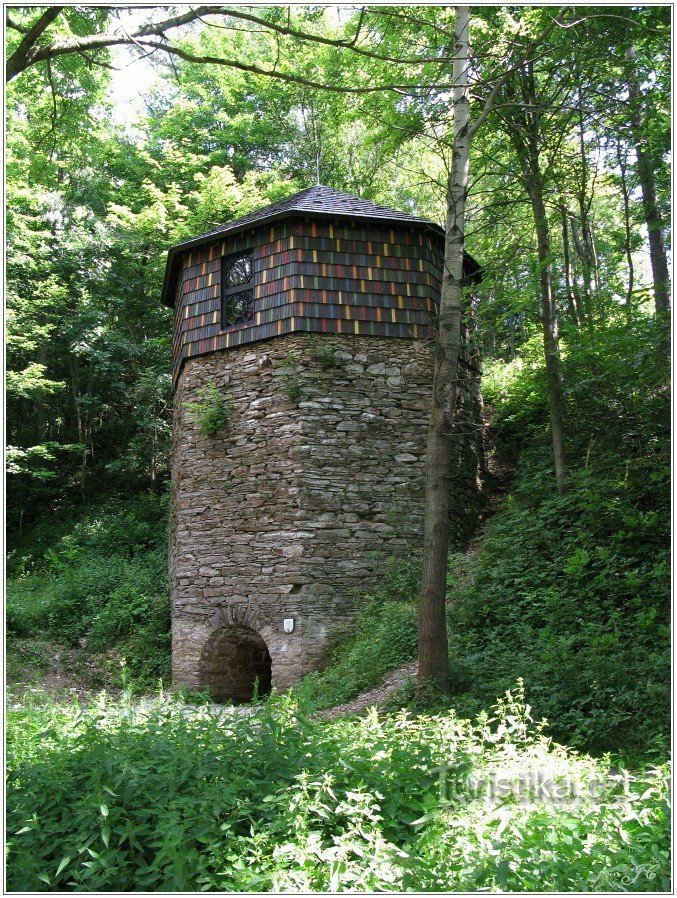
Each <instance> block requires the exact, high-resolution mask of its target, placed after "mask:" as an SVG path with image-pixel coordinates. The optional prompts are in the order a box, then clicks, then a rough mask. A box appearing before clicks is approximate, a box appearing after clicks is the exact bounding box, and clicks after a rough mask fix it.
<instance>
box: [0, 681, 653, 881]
mask: <svg viewBox="0 0 677 898" xmlns="http://www.w3.org/2000/svg"><path fill="white" fill-rule="evenodd" d="M7 761H8V788H7V831H8V848H9V854H8V865H7V875H8V887H9V889H10V890H11V891H38V890H41V889H44V888H45V887H48V888H49V889H50V890H69V891H72V890H74V891H94V892H98V891H110V890H116V891H119V890H124V891H245V892H247V891H275V892H288V891H300V892H308V891H310V892H323V891H333V892H336V891H346V890H351V891H355V890H357V891H384V890H385V891H424V892H428V891H432V892H436V891H452V892H453V891H475V890H478V889H482V890H488V891H531V890H534V891H591V892H594V891H616V890H624V889H631V890H632V891H633V892H634V891H653V890H667V889H668V888H669V879H668V877H669V845H670V842H669V830H668V827H669V809H668V803H667V802H668V770H667V768H666V767H663V768H657V769H655V770H654V769H648V770H646V771H637V772H636V773H634V774H633V775H632V776H631V775H630V774H627V773H626V772H625V771H620V774H616V775H614V774H613V772H612V771H611V769H610V766H609V764H608V762H607V761H605V760H602V761H593V760H592V759H590V758H588V757H585V756H579V755H576V754H574V753H571V752H568V751H567V750H566V749H564V748H561V747H559V746H556V745H553V744H552V743H551V742H550V740H549V739H548V738H547V737H546V736H545V735H544V733H543V732H542V730H541V728H540V727H537V726H534V725H533V723H532V722H531V718H530V714H529V709H528V707H525V706H524V704H523V703H522V702H521V701H520V698H519V693H518V694H517V695H516V696H510V695H508V696H506V698H505V699H504V700H503V701H502V702H500V703H499V704H498V705H497V706H496V708H495V711H494V713H493V714H491V715H487V714H483V715H481V716H480V717H479V718H478V720H477V721H476V722H475V723H471V722H469V721H463V720H460V719H458V718H456V717H455V716H454V715H453V714H447V715H440V716H426V715H421V716H418V717H415V718H414V717H410V716H409V715H407V714H399V715H393V716H390V717H378V716H377V715H376V714H375V713H370V714H369V715H368V716H367V717H365V718H363V719H360V720H338V721H333V722H331V723H326V722H324V721H318V720H312V719H309V718H308V717H307V716H305V715H304V714H303V713H301V712H299V710H298V708H297V707H296V706H295V705H294V704H293V703H292V702H290V701H289V700H288V699H285V698H281V697H279V696H276V695H273V696H272V697H271V698H270V699H269V700H268V701H267V702H266V703H264V704H263V705H260V706H259V707H258V708H257V709H256V711H255V712H254V713H253V715H252V716H250V717H242V716H240V715H238V714H237V713H236V712H235V713H231V714H229V715H221V716H219V715H216V714H213V713H210V712H209V711H208V710H207V709H205V708H190V707H187V706H184V705H181V704H176V703H173V702H166V701H165V702H158V703H156V704H155V705H154V706H152V707H150V708H147V709H145V710H144V709H141V708H135V707H134V706H133V705H132V704H131V703H130V699H129V690H128V691H127V695H126V698H124V699H123V700H122V701H121V702H120V703H117V704H116V703H111V702H106V701H104V700H101V701H99V702H97V703H96V704H94V705H92V706H90V707H87V708H82V707H78V706H77V705H73V706H71V707H62V708H58V707H55V706H50V705H43V706H36V707H32V708H28V709H22V710H18V711H17V710H13V711H10V712H9V717H8V758H7ZM442 767H443V768H444V779H442V778H441V775H440V773H441V770H440V768H442ZM536 773H540V775H541V776H542V777H545V778H546V781H547V782H549V783H550V785H549V787H548V789H546V792H545V794H544V793H543V792H540V793H539V792H538V791H537V790H536V789H533V787H532V792H526V793H523V794H526V795H528V796H530V797H531V801H530V802H525V801H521V802H520V801H518V800H516V797H515V796H517V795H519V793H518V792H516V791H515V785H514V784H515V777H516V775H519V774H521V775H522V776H523V777H524V776H525V775H526V774H536ZM492 782H493V783H497V784H499V785H500V784H502V786H503V787H505V786H506V785H507V786H508V789H507V790H506V791H504V793H503V797H501V795H500V793H499V792H498V791H497V790H496V789H494V791H493V793H488V792H487V788H488V786H489V784H491V783H492ZM526 782H527V784H528V781H526ZM557 783H559V785H560V787H562V791H561V795H562V801H560V802H558V801H556V800H553V797H552V795H553V792H554V790H555V788H556V786H555V784H557ZM567 784H568V785H567ZM574 787H575V788H576V789H577V791H578V793H579V794H578V796H577V797H576V798H575V799H574V800H573V801H571V800H569V801H567V800H566V799H567V796H571V795H572V794H573V792H574ZM511 788H512V797H511V794H510V790H511ZM527 788H528V786H527ZM485 794H493V795H494V797H493V799H492V800H487V799H486V798H485ZM548 794H549V795H550V797H548Z"/></svg>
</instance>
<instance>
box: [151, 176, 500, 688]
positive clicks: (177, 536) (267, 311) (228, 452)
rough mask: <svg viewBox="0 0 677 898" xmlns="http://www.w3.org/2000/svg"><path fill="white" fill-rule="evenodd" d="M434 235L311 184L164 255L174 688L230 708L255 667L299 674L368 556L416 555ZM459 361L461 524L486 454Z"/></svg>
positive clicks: (469, 379) (331, 627) (370, 565)
mask: <svg viewBox="0 0 677 898" xmlns="http://www.w3.org/2000/svg"><path fill="white" fill-rule="evenodd" d="M443 245H444V233H443V231H442V229H441V228H440V227H439V226H437V225H435V224H433V223H431V222H429V221H424V220H421V219H418V218H414V217H412V216H410V215H407V214H405V213H402V212H397V211H394V210H392V209H388V208H384V207H382V206H377V205H375V204H373V203H370V202H366V201H365V200H361V199H358V198H357V197H354V196H349V195H348V194H345V193H341V192H339V191H336V190H332V189H330V188H327V187H312V188H310V189H309V190H304V191H302V192H301V193H298V194H296V195H295V196H292V197H290V198H289V199H286V200H283V201H281V202H278V203H274V204H273V205H271V206H268V207H267V208H265V209H261V210H259V211H257V212H254V213H252V214H250V215H247V216H245V217H243V218H240V219H238V220H237V221H234V222H231V223H229V224H227V225H224V226H223V227H221V228H218V229H216V230H214V231H212V232H210V233H208V234H204V235H202V236H200V237H196V238H195V239H193V240H188V241H186V242H185V243H182V244H180V245H178V246H176V247H174V248H173V249H171V250H170V252H169V257H168V262H167V270H166V275H165V282H164V287H163V301H164V302H165V303H166V304H167V305H170V306H173V307H174V309H175V317H174V321H175V324H174V385H175V403H174V409H175V411H174V449H173V455H172V496H171V517H170V560H169V573H170V582H171V600H172V632H173V668H174V682H175V684H177V685H178V684H185V685H186V686H187V687H188V688H192V689H201V688H202V689H209V690H210V692H211V694H212V696H213V697H214V698H215V699H217V700H223V699H228V698H231V699H233V700H235V701H238V700H246V699H248V698H250V697H251V694H252V684H253V682H254V679H255V678H256V677H258V683H259V690H260V691H261V692H265V691H267V690H268V689H269V688H270V686H271V683H272V685H275V686H277V687H280V688H283V687H286V686H288V685H290V684H292V683H294V682H296V681H298V680H299V679H300V678H301V677H302V676H303V675H304V674H305V673H307V672H308V671H310V670H313V669H314V668H316V667H317V666H318V665H319V664H320V663H321V662H322V660H323V657H324V656H325V654H326V651H327V648H328V647H329V646H330V645H331V643H332V641H333V640H334V639H335V638H336V636H337V634H338V633H340V631H341V630H343V629H345V628H346V627H347V626H348V625H349V623H350V620H351V615H352V613H353V612H354V608H355V602H356V601H359V596H360V595H361V594H364V593H365V592H366V591H368V590H369V588H370V587H372V586H373V583H374V572H375V566H376V564H377V560H378V556H379V555H381V556H383V555H385V556H393V555H398V554H400V555H401V554H403V553H404V552H410V551H412V550H414V551H416V550H417V549H418V548H420V538H421V521H422V511H423V502H422V498H423V478H422V466H423V459H424V455H425V443H426V425H427V420H428V407H429V397H430V393H431V386H432V351H433V340H432V337H433V328H434V319H435V315H436V309H437V305H438V300H439V292H440V283H441V271H442V254H443ZM466 276H467V278H468V279H469V281H473V280H476V279H478V278H479V271H478V266H477V264H476V263H475V262H474V261H473V260H472V259H471V258H470V257H469V256H468V257H467V258H466ZM460 362H461V364H460V366H459V367H460V381H461V383H460V387H459V397H458V403H457V406H458V410H457V417H458V427H457V431H458V439H457V451H456V455H455V458H454V459H453V466H454V489H453V496H452V500H453V501H452V505H453V509H454V511H453V514H454V520H453V521H452V524H453V525H454V527H455V529H456V530H457V531H459V530H463V529H467V528H468V527H469V526H471V525H472V519H473V507H474V506H475V505H476V499H477V494H478V491H479V490H480V489H481V473H482V469H483V463H484V451H483V431H482V416H481V395H480V389H479V365H478V363H477V360H476V359H474V358H473V357H472V356H471V354H470V352H469V351H468V350H467V349H464V350H463V351H462V355H461V359H460ZM205 389H207V390H209V391H210V392H209V393H207V392H205ZM216 391H218V394H217V393H216ZM214 395H219V396H220V397H221V400H222V402H223V404H224V405H225V406H226V407H227V409H228V410H229V412H230V418H229V420H228V423H227V424H226V426H225V427H224V428H223V429H222V430H221V431H220V432H218V433H216V434H215V435H212V436H210V435H207V434H205V433H204V432H203V430H202V429H201V428H200V426H199V424H198V423H197V421H196V415H195V405H194V404H195V403H196V402H197V403H200V402H205V401H209V400H208V399H207V400H205V397H210V396H214Z"/></svg>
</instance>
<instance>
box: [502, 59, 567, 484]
mask: <svg viewBox="0 0 677 898" xmlns="http://www.w3.org/2000/svg"><path fill="white" fill-rule="evenodd" d="M519 86H520V90H521V97H520V101H521V102H519V103H515V104H514V109H515V111H514V112H512V113H511V114H508V113H506V112H504V113H503V118H504V121H506V123H507V125H508V128H507V131H508V136H509V137H510V140H511V142H512V144H513V147H514V148H515V152H516V154H517V158H518V159H519V162H520V168H521V171H522V182H523V184H524V188H525V190H526V192H527V195H528V196H529V200H530V203H531V211H532V215H533V219H534V227H535V230H536V241H537V247H538V269H539V293H540V306H541V324H542V328H543V350H544V354H545V371H546V380H547V386H548V404H549V407H550V431H551V436H552V448H553V457H554V462H555V479H556V481H557V490H558V492H559V493H560V494H563V493H564V492H566V487H567V484H566V463H565V455H564V392H563V389H562V373H561V365H560V352H559V336H558V330H557V304H556V302H555V295H554V292H553V287H552V261H551V260H552V252H551V244H550V231H549V227H548V216H547V212H546V207H545V189H544V183H543V172H542V170H541V164H540V156H539V152H540V147H541V146H542V142H543V133H542V129H541V120H540V107H539V98H538V93H537V90H536V81H535V78H534V72H533V66H532V64H531V62H527V63H526V64H525V65H524V68H523V69H522V71H521V72H520V74H519ZM511 99H516V97H515V89H514V86H513V87H512V91H511ZM572 233H573V227H572Z"/></svg>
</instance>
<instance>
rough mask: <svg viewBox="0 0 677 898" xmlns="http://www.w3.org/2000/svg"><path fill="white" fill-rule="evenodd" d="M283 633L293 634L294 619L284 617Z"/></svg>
mask: <svg viewBox="0 0 677 898" xmlns="http://www.w3.org/2000/svg"><path fill="white" fill-rule="evenodd" d="M284 632H285V633H293V632H294V618H293V617H285V619H284Z"/></svg>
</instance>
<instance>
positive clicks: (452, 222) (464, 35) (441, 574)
mask: <svg viewBox="0 0 677 898" xmlns="http://www.w3.org/2000/svg"><path fill="white" fill-rule="evenodd" d="M469 24H470V8H469V7H467V6H457V7H456V22H455V26H454V37H455V46H454V78H453V80H454V90H453V104H454V138H453V145H452V158H451V172H450V176H449V184H448V190H447V220H446V240H445V247H444V273H443V277H442V290H441V296H440V310H439V326H438V335H437V342H436V347H435V370H434V380H433V398H432V412H431V416H430V424H429V427H428V440H427V448H426V464H425V513H424V525H423V531H424V533H423V574H422V583H421V600H420V607H419V632H418V649H419V657H418V683H419V685H420V686H422V685H424V684H426V683H432V684H433V685H434V686H435V687H436V688H437V689H439V690H440V691H441V692H448V691H449V685H450V684H449V656H448V640H447V626H446V616H445V612H446V593H447V554H448V550H449V491H450V489H451V452H452V445H453V430H454V427H453V418H454V411H455V407H456V391H457V385H458V354H459V350H460V342H461V315H462V310H463V302H462V301H463V248H464V243H465V205H466V198H467V193H468V172H469V163H470V108H469V99H468V52H469V36H468V30H469Z"/></svg>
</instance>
